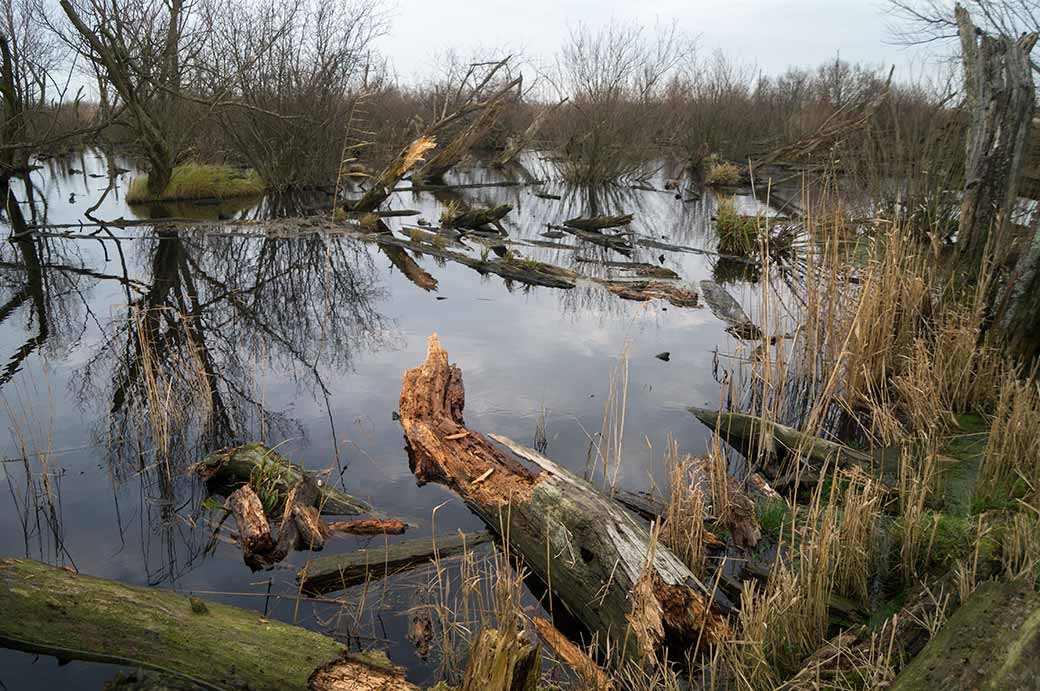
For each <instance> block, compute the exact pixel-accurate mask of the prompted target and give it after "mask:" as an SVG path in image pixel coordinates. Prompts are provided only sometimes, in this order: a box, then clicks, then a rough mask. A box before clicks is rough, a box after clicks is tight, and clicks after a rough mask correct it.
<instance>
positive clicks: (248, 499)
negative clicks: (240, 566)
mask: <svg viewBox="0 0 1040 691" xmlns="http://www.w3.org/2000/svg"><path fill="white" fill-rule="evenodd" d="M227 507H228V509H229V510H230V511H231V515H232V516H234V518H235V525H236V526H237V527H238V543H239V545H240V546H241V547H242V556H243V557H244V558H245V560H246V563H247V564H250V565H251V566H252V565H253V564H254V563H256V561H257V555H258V554H263V553H266V552H270V551H271V549H272V548H273V547H274V540H273V539H272V538H271V526H270V525H269V524H268V523H267V516H266V515H264V505H263V504H261V503H260V498H259V497H257V496H256V492H254V491H253V490H252V488H250V487H249V485H243V486H241V487H239V488H238V489H236V490H235V491H234V492H232V493H231V494H230V496H228V498H227Z"/></svg>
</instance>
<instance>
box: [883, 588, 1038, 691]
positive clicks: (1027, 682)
mask: <svg viewBox="0 0 1040 691" xmlns="http://www.w3.org/2000/svg"><path fill="white" fill-rule="evenodd" d="M1038 653H1040V594H1038V593H1037V592H1036V591H1035V590H1034V589H1033V588H1031V587H1030V586H1029V584H1028V583H1018V584H1015V583H997V582H993V581H990V582H987V583H983V584H982V585H980V586H979V587H978V589H977V590H975V592H974V593H972V595H971V597H969V598H968V599H967V600H966V601H965V602H964V604H963V605H961V607H960V608H959V609H958V610H957V611H956V612H954V614H953V616H951V617H950V618H949V620H948V621H947V622H946V623H945V624H944V625H943V627H942V628H941V629H940V630H939V633H938V634H936V636H935V638H933V639H932V640H931V641H929V642H928V644H927V645H926V646H925V647H924V649H923V650H922V651H921V652H920V654H919V655H917V657H915V658H914V660H913V661H912V662H911V663H910V664H909V665H908V666H907V667H906V669H904V670H903V672H902V674H900V675H899V677H898V678H897V679H896V680H895V682H894V683H893V685H892V687H891V688H892V689H893V691H931V690H932V689H980V690H983V689H985V690H987V691H998V690H1000V689H1035V688H1038V687H1040V654H1038Z"/></svg>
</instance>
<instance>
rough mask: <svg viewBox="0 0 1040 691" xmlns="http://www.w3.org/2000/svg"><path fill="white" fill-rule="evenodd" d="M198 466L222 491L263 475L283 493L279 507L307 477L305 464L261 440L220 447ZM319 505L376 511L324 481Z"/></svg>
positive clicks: (334, 511)
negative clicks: (304, 468)
mask: <svg viewBox="0 0 1040 691" xmlns="http://www.w3.org/2000/svg"><path fill="white" fill-rule="evenodd" d="M194 470H195V472H196V473H197V474H198V475H199V476H200V477H201V478H202V479H204V480H206V481H207V482H208V483H210V484H211V485H212V486H214V487H216V488H217V489H218V490H219V491H220V492H221V493H227V494H230V493H231V492H232V491H233V490H235V489H237V488H239V487H241V486H242V485H245V484H248V483H249V480H250V478H251V477H252V478H257V477H262V478H263V481H264V483H265V485H266V486H267V487H268V488H269V490H268V491H270V492H272V493H275V494H276V495H277V496H278V497H279V501H278V502H277V503H276V506H275V508H276V509H278V510H280V509H281V507H282V506H283V505H284V502H285V498H286V497H287V496H288V494H289V491H290V490H291V489H292V488H293V487H295V486H296V484H297V483H298V482H299V481H300V480H302V479H303V477H304V470H303V468H301V467H300V466H298V465H296V464H295V463H291V462H290V461H289V460H287V459H286V458H285V457H284V456H282V455H281V454H279V453H278V452H277V451H275V450H274V449H270V448H268V447H266V446H264V445H263V444H258V443H249V444H243V445H242V446H233V447H231V448H228V449H223V450H221V451H216V452H214V453H212V454H210V455H209V456H207V457H206V458H205V459H204V460H202V461H201V462H199V463H197V464H195V467H194ZM316 506H317V507H318V509H319V510H320V511H321V513H323V514H329V515H334V516H356V515H358V514H363V513H375V512H374V511H373V510H372V507H371V506H369V505H368V504H366V503H365V502H363V501H361V500H360V499H355V498H354V497H352V496H350V495H349V494H347V493H346V492H343V491H341V490H338V489H336V488H335V487H330V486H329V485H327V484H324V483H323V484H321V485H320V486H319V488H318V499H317V502H316Z"/></svg>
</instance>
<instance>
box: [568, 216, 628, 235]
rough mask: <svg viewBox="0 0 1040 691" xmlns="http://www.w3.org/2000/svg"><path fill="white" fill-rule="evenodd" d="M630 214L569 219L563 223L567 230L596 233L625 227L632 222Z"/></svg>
mask: <svg viewBox="0 0 1040 691" xmlns="http://www.w3.org/2000/svg"><path fill="white" fill-rule="evenodd" d="M633 218H634V216H632V214H619V215H616V216H589V217H588V218H569V219H567V220H566V221H564V222H563V225H564V226H566V227H568V228H575V229H577V230H584V231H587V232H598V231H601V230H606V229H607V228H619V227H621V226H627V225H628V224H629V223H631V222H632V219H633Z"/></svg>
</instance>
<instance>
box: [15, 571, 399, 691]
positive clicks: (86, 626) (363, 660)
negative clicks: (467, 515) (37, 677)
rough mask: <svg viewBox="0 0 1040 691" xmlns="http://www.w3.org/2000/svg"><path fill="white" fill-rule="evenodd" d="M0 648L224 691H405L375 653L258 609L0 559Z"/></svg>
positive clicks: (395, 670) (391, 668)
mask: <svg viewBox="0 0 1040 691" xmlns="http://www.w3.org/2000/svg"><path fill="white" fill-rule="evenodd" d="M0 612H3V616H0V645H3V646H4V647H8V648H14V649H16V650H23V651H26V652H31V653H38V654H42V655H53V656H55V657H57V658H59V659H60V660H86V661H91V662H107V663H113V664H120V665H128V666H133V667H141V668H145V669H153V670H158V671H162V672H166V673H170V674H175V675H178V676H180V677H183V678H185V679H188V680H190V681H192V682H194V683H196V684H198V685H200V686H202V687H204V688H208V689H220V690H224V689H227V690H228V691H231V690H234V691H240V690H241V689H251V691H267V690H269V691H286V690H291V689H299V690H301V691H302V690H304V689H313V690H316V691H330V690H332V689H336V690H337V691H338V690H340V689H342V690H343V691H346V690H347V689H354V690H362V691H363V690H370V691H375V690H377V689H378V690H381V691H395V690H398V689H401V690H408V691H412V690H413V689H415V688H416V687H414V686H413V685H412V684H409V683H408V682H406V681H404V679H403V675H402V672H401V670H400V669H398V668H396V667H394V666H392V665H391V664H390V663H389V662H388V661H387V660H386V659H385V657H382V656H381V655H378V654H366V655H357V654H351V653H348V652H347V651H346V649H345V648H344V647H343V646H342V645H340V644H339V643H338V642H336V641H335V640H333V639H331V638H329V637H327V636H323V635H321V634H319V633H315V632H313V631H308V630H306V629H302V628H299V627H296V626H290V625H288V624H283V623H281V622H277V621H268V620H266V619H264V618H263V617H261V616H260V614H259V613H257V612H252V611H249V610H244V609H239V608H237V607H231V606H229V605H225V604H221V603H217V602H205V603H203V601H201V600H198V599H196V598H189V597H187V596H185V595H180V594H178V593H175V592H173V591H169V590H160V589H157V588H142V587H138V586H130V585H124V584H122V583H117V582H115V581H109V580H105V579H101V578H93V577H90V576H84V575H80V574H76V573H73V572H70V571H66V570H65V569H61V568H57V567H54V566H48V565H46V564H41V563H39V562H35V561H29V560H24V559H0Z"/></svg>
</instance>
